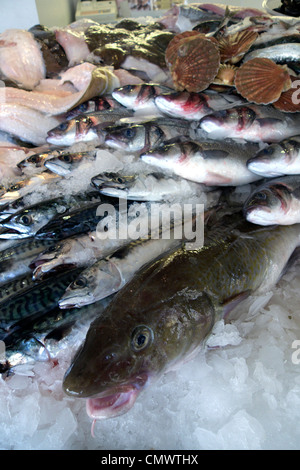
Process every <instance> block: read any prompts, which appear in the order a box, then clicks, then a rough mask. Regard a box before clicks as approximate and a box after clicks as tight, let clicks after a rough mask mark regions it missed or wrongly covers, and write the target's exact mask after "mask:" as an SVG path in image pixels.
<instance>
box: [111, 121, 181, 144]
mask: <svg viewBox="0 0 300 470" xmlns="http://www.w3.org/2000/svg"><path fill="white" fill-rule="evenodd" d="M189 133H190V126H189V123H188V122H187V121H184V120H181V119H170V118H168V119H166V118H157V119H151V120H148V121H144V122H140V123H134V124H131V123H124V124H121V125H118V126H112V127H107V128H106V137H105V144H106V145H107V146H108V147H111V148H116V149H122V150H125V151H126V152H138V151H145V150H148V149H150V148H154V147H158V146H159V145H160V144H161V143H162V142H164V141H166V140H171V139H180V138H185V137H186V138H187V137H188V136H189Z"/></svg>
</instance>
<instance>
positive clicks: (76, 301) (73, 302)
mask: <svg viewBox="0 0 300 470" xmlns="http://www.w3.org/2000/svg"><path fill="white" fill-rule="evenodd" d="M96 300H97V299H95V297H94V296H93V295H91V294H86V295H76V294H73V295H70V294H65V295H63V297H62V298H61V299H60V300H59V301H58V305H59V308H61V309H66V308H80V307H83V306H85V305H89V304H92V303H94V302H96Z"/></svg>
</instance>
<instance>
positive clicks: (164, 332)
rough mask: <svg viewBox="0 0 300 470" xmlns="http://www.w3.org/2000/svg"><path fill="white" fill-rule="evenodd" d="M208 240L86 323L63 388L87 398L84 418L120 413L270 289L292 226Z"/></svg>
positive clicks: (247, 227) (133, 285)
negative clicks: (252, 297)
mask: <svg viewBox="0 0 300 470" xmlns="http://www.w3.org/2000/svg"><path fill="white" fill-rule="evenodd" d="M241 217H242V216H241ZM238 228H239V230H238ZM210 239H211V242H210V243H209V244H207V245H206V246H205V247H204V248H203V249H200V250H197V251H196V250H194V251H184V250H179V251H177V252H175V253H173V254H171V255H169V256H166V257H164V258H162V259H161V260H159V261H157V262H155V263H154V264H152V265H151V266H150V267H148V268H146V269H144V270H142V271H141V272H140V273H139V274H138V275H137V276H135V277H134V278H133V279H132V280H131V281H130V282H129V283H128V284H127V285H126V286H124V288H123V289H121V290H120V291H119V292H118V293H117V294H116V296H115V297H114V298H113V299H112V302H111V303H110V304H109V306H108V307H107V309H106V310H105V311H104V312H103V313H102V314H100V315H99V316H98V318H97V319H95V320H94V321H93V322H92V323H91V325H90V328H89V331H88V333H87V336H86V339H85V341H84V343H83V344H82V345H81V347H80V348H79V350H78V351H77V353H76V355H75V357H74V359H73V361H72V363H71V365H70V367H69V368H68V370H67V371H66V374H65V377H64V380H63V389H64V391H65V393H66V394H67V395H69V396H71V397H73V398H76V397H77V398H87V402H86V410H87V413H88V415H89V417H91V418H92V419H94V420H97V419H105V418H109V417H115V416H118V415H121V414H123V413H125V412H127V411H128V410H129V409H130V408H131V407H132V406H133V405H134V403H135V401H136V399H137V397H138V396H139V394H140V393H141V392H142V391H143V389H144V388H145V387H146V386H148V385H149V384H150V383H152V382H153V381H154V380H155V379H157V378H158V377H160V376H161V375H162V374H163V373H164V372H166V371H168V370H171V369H174V368H175V367H178V365H179V364H180V363H181V362H183V361H184V362H186V361H187V360H188V359H191V358H192V357H194V356H195V355H196V353H197V352H198V351H199V349H200V348H202V347H203V345H204V342H205V340H206V338H207V337H208V335H209V334H210V332H211V330H212V328H213V326H214V324H215V323H216V321H218V320H219V319H221V318H224V315H226V314H227V315H228V314H229V313H231V315H233V307H234V306H237V304H238V303H239V302H238V301H241V300H242V299H245V298H246V297H247V296H248V295H249V294H255V293H261V292H264V291H268V290H269V289H270V288H272V287H273V286H274V284H275V283H276V282H277V280H278V279H279V278H280V276H281V274H282V271H283V269H284V267H285V266H286V263H287V261H288V260H289V258H290V256H291V254H292V253H293V251H294V249H295V248H296V247H297V246H298V245H299V243H300V225H299V224H298V225H292V226H286V227H282V226H275V227H272V228H270V227H268V228H261V227H259V228H258V227H255V226H254V225H252V224H249V223H248V222H246V221H242V222H241V224H240V225H236V226H235V228H233V229H232V230H228V227H226V230H225V233H224V236H220V233H219V234H218V236H217V237H215V238H214V237H213V236H212V235H211V237H210ZM230 310H231V312H230Z"/></svg>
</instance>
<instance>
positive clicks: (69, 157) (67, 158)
mask: <svg viewBox="0 0 300 470" xmlns="http://www.w3.org/2000/svg"><path fill="white" fill-rule="evenodd" d="M61 159H62V160H63V161H64V162H66V163H72V160H73V159H72V155H69V154H66V155H62V157H61Z"/></svg>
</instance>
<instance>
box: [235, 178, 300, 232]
mask: <svg viewBox="0 0 300 470" xmlns="http://www.w3.org/2000/svg"><path fill="white" fill-rule="evenodd" d="M244 214H245V217H246V219H247V220H248V221H249V222H252V223H254V224H259V225H273V224H280V225H291V224H297V223H299V222H300V176H299V175H295V176H293V175H290V176H282V177H278V178H274V179H270V180H267V181H265V182H264V183H263V184H262V185H260V186H258V187H257V188H256V189H255V190H254V191H253V192H252V193H251V195H250V196H249V198H248V199H247V201H246V202H245V204H244Z"/></svg>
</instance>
